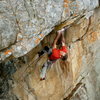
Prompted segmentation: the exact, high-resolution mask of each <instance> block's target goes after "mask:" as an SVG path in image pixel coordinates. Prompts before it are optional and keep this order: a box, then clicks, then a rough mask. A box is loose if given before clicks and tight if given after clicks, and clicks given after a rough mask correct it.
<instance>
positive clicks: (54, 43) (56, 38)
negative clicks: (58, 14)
mask: <svg viewBox="0 0 100 100" xmlns="http://www.w3.org/2000/svg"><path fill="white" fill-rule="evenodd" d="M60 36H61V32H57V36H56V37H55V39H54V41H53V47H52V48H56V47H57V46H56V43H57V41H58V39H59V38H60Z"/></svg>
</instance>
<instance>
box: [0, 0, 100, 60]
mask: <svg viewBox="0 0 100 100" xmlns="http://www.w3.org/2000/svg"><path fill="white" fill-rule="evenodd" d="M98 6H99V1H98V0H94V1H92V0H88V1H87V0H84V1H83V0H64V1H63V0H47V1H46V0H1V1H0V13H1V14H0V50H1V52H0V55H1V57H0V60H5V59H6V58H7V57H9V56H11V55H12V56H14V57H20V56H23V55H25V54H26V53H28V52H29V51H31V50H32V49H33V48H34V47H35V46H37V45H38V44H39V43H40V41H41V40H42V39H43V38H44V37H45V36H46V35H47V34H49V33H50V32H51V31H52V30H53V29H55V26H56V25H58V24H60V23H63V22H66V25H69V24H71V23H73V22H74V21H75V20H76V19H78V18H80V17H81V16H84V15H85V16H86V17H87V18H88V17H89V16H91V15H92V14H93V9H94V8H96V7H98ZM61 27H63V25H61V26H60V28H61ZM4 49H5V50H4Z"/></svg>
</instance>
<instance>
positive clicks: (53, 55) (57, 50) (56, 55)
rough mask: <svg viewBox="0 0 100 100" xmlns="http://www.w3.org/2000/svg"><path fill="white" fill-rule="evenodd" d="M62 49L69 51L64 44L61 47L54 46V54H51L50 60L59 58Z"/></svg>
mask: <svg viewBox="0 0 100 100" xmlns="http://www.w3.org/2000/svg"><path fill="white" fill-rule="evenodd" d="M60 51H63V52H65V53H66V52H67V50H66V47H65V46H62V47H61V49H57V48H53V49H52V54H51V55H50V56H49V59H50V60H57V59H59V58H60Z"/></svg>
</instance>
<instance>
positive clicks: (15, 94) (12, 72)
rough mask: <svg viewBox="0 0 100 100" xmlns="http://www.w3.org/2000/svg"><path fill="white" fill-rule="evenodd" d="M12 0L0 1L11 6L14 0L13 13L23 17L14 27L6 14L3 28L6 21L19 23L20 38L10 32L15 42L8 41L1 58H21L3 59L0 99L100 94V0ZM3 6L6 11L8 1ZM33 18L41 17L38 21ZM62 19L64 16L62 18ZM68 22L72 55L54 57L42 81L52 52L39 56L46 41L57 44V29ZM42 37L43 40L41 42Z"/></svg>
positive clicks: (83, 99)
mask: <svg viewBox="0 0 100 100" xmlns="http://www.w3.org/2000/svg"><path fill="white" fill-rule="evenodd" d="M8 1H9V2H8ZM8 1H5V0H4V1H0V2H1V3H2V5H1V8H2V6H5V8H6V6H7V7H8V6H9V5H8V4H10V6H9V7H8V8H9V9H5V10H9V13H11V14H14V17H13V18H17V19H13V20H11V22H10V23H9V24H8V23H7V27H9V28H7V29H6V28H5V27H6V26H5V25H4V20H5V19H2V18H1V17H0V18H1V22H2V23H0V24H1V26H0V28H1V30H2V28H3V27H4V26H5V27H4V28H5V29H6V30H9V32H10V33H12V31H13V32H14V30H13V29H14V28H15V29H16V31H15V33H14V34H13V35H14V38H13V37H11V36H10V37H9V39H10V38H13V40H10V41H12V42H11V44H13V45H12V46H10V47H9V48H5V47H7V45H8V46H9V45H10V44H7V45H6V46H5V47H4V46H3V45H2V48H1V50H2V51H1V59H2V60H5V58H7V57H8V56H10V55H12V54H13V56H15V57H18V58H14V57H13V59H12V58H8V59H6V60H5V61H4V62H2V63H0V100H99V99H100V8H96V7H97V6H98V5H99V3H98V1H97V0H94V1H92V0H84V1H83V0H69V1H68V0H64V1H61V0H60V1H59V0H48V1H46V0H41V5H40V2H39V1H40V0H39V1H37V0H30V1H28V0H20V1H16V2H15V0H13V1H11V0H8ZM1 3H0V4H1ZM76 4H77V6H76ZM11 5H12V8H13V9H14V10H13V12H11V11H12V8H10V7H11ZM62 5H63V6H62ZM42 6H43V7H42ZM56 6H57V7H58V8H56ZM16 7H17V8H16ZM53 7H54V9H52V8H53ZM73 7H74V8H73ZM1 8H0V11H5V10H3V9H4V7H3V8H2V9H1ZM15 8H16V10H15ZM33 8H34V9H33ZM76 8H77V9H76ZM31 10H32V11H31ZM41 11H45V12H43V13H42V12H41ZM74 11H75V12H74ZM15 12H16V13H15ZM22 12H23V13H22ZM54 12H56V13H54ZM6 13H7V12H6ZM52 13H53V14H52ZM57 14H58V15H57ZM4 15H5V13H2V14H1V15H0V16H4ZM33 15H34V16H33ZM15 16H16V17H15ZM37 16H38V17H37ZM53 16H55V17H53ZM7 17H8V16H7ZM56 17H57V18H56ZM10 18H11V17H10ZM37 18H43V23H44V25H43V24H40V23H41V21H40V20H39V19H37ZM53 18H55V19H53ZM19 19H20V20H19ZM26 19H27V20H26ZM7 20H8V19H7ZM9 20H10V19H9ZM32 20H33V22H34V21H35V22H34V24H32V22H31V21H32ZM65 20H66V21H65ZM12 21H13V22H14V21H15V22H16V25H15V24H12ZM44 21H45V22H44ZM62 21H64V22H63V23H61V22H62ZM49 22H50V23H49ZM5 23H6V22H5ZM30 24H31V25H32V26H31V25H30ZM35 24H36V25H37V26H38V25H39V26H38V28H41V27H44V28H41V30H42V33H41V32H40V31H39V29H38V28H37V26H35ZM57 24H59V25H57ZM3 25H4V26H3ZM28 25H29V26H28ZM40 25H41V27H40ZM55 25H57V26H56V27H55ZM67 25H70V27H69V28H67V30H65V34H64V35H65V40H66V46H67V51H68V59H67V60H66V61H62V60H61V59H59V60H57V61H56V62H55V63H53V64H52V66H51V67H49V68H48V70H47V73H46V79H45V80H43V81H40V71H41V68H42V65H43V64H44V63H45V61H46V60H47V59H48V55H47V54H44V55H43V56H41V57H38V52H39V51H40V50H41V49H42V48H43V47H44V46H45V45H48V46H49V47H52V42H53V40H54V38H55V36H56V33H55V31H57V30H58V29H60V28H61V27H63V26H67ZM26 26H27V27H28V30H26ZM29 27H30V28H29ZM54 27H55V28H54ZM52 28H54V30H53V31H52ZM5 29H4V30H3V31H1V32H2V34H1V35H3V34H4V32H7V31H6V30H5ZM33 31H34V34H33ZM51 31H52V32H51ZM16 32H18V33H17V34H16ZM49 32H50V33H49ZM10 33H9V34H10ZM22 33H23V34H22ZM48 33H49V34H48ZM47 34H48V35H47ZM46 35H47V36H46ZM3 36H4V35H3ZM5 36H7V35H5ZM39 36H40V38H39ZM15 37H17V38H15ZM37 37H38V38H39V40H37V41H36V42H35V39H37ZM9 39H8V40H7V41H9ZM42 39H43V40H42ZM1 41H3V40H1ZM40 41H41V42H40ZM15 42H16V43H15ZM0 43H4V42H0ZM37 44H38V45H37ZM36 45H37V46H36ZM4 48H5V50H3V49H4ZM12 48H13V49H12ZM24 54H25V55H24ZM22 55H24V56H22ZM19 56H22V57H19Z"/></svg>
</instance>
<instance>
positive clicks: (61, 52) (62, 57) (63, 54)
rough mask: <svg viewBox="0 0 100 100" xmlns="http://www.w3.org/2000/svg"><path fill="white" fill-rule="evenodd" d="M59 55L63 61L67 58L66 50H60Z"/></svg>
mask: <svg viewBox="0 0 100 100" xmlns="http://www.w3.org/2000/svg"><path fill="white" fill-rule="evenodd" d="M60 57H61V59H62V60H63V61H65V60H66V59H67V54H66V52H63V51H60Z"/></svg>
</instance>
